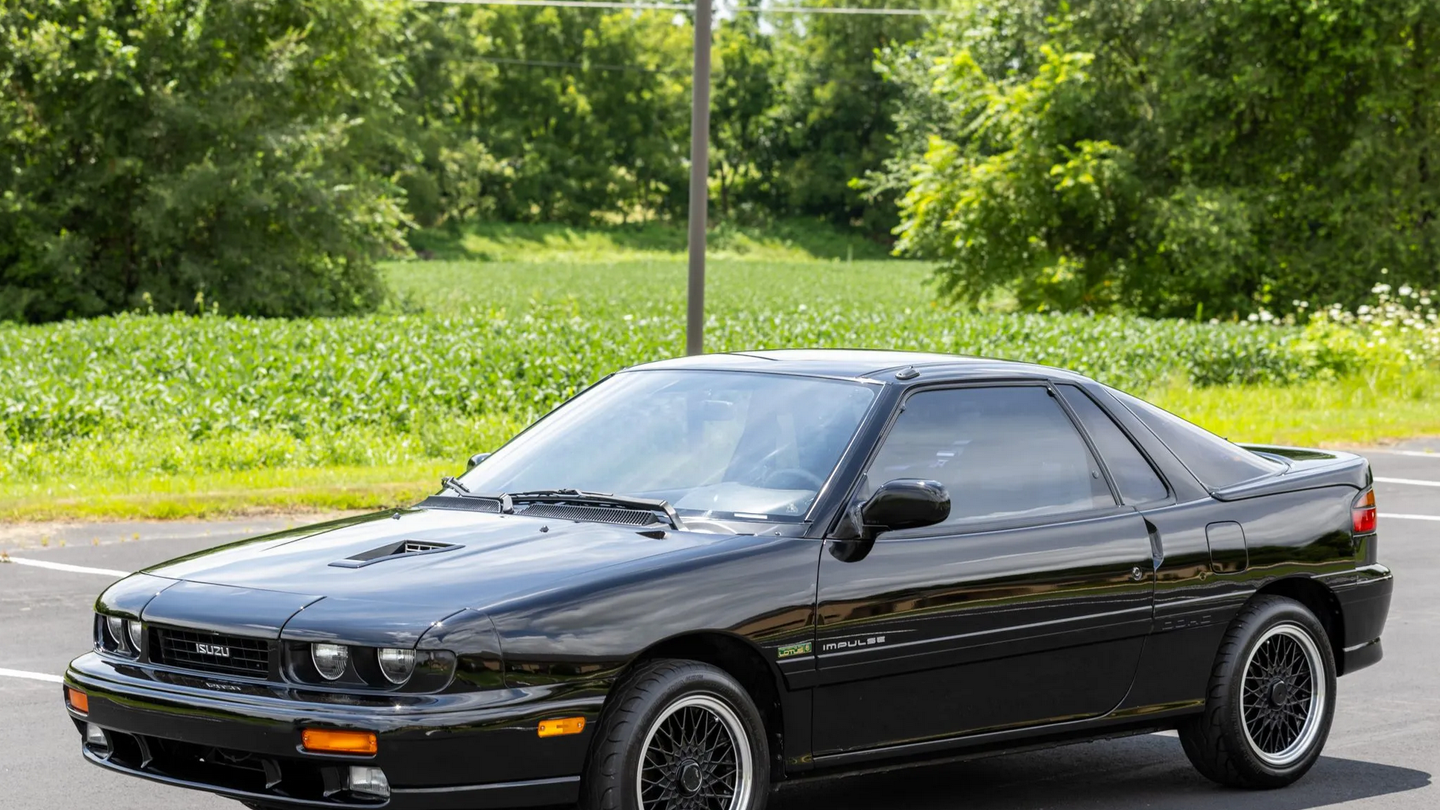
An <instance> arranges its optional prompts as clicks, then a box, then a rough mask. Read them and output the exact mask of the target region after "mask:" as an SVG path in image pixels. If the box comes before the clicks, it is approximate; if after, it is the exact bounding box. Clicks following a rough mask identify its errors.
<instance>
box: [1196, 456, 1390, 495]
mask: <svg viewBox="0 0 1440 810" xmlns="http://www.w3.org/2000/svg"><path fill="white" fill-rule="evenodd" d="M1240 446H1241V447H1243V448H1245V449H1246V450H1249V451H1250V452H1252V453H1259V454H1260V455H1263V456H1265V457H1267V458H1270V459H1273V460H1275V461H1279V462H1282V463H1283V464H1285V468H1284V469H1282V470H1280V471H1278V472H1276V473H1274V474H1272V475H1267V476H1263V477H1261V478H1255V479H1253V480H1250V481H1244V482H1241V483H1239V484H1232V485H1231V486H1228V487H1224V488H1222V489H1217V490H1213V491H1212V492H1211V493H1210V494H1211V495H1212V496H1214V498H1215V499H1216V500H1220V501H1241V500H1245V499H1246V498H1258V497H1261V496H1262V495H1276V494H1279V493H1282V492H1299V491H1301V490H1306V489H1321V488H1323V487H1334V486H1347V487H1353V488H1355V489H1356V490H1363V489H1365V488H1367V487H1369V486H1370V485H1371V483H1372V476H1371V472H1370V462H1369V461H1366V460H1365V458H1364V457H1363V456H1357V455H1355V454H1354V453H1346V452H1342V451H1339V450H1311V449H1308V448H1303V447H1271V446H1268V445H1258V444H1242V445H1240Z"/></svg>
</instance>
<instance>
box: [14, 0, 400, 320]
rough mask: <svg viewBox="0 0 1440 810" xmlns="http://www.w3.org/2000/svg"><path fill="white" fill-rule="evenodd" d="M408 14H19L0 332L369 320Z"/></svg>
mask: <svg viewBox="0 0 1440 810" xmlns="http://www.w3.org/2000/svg"><path fill="white" fill-rule="evenodd" d="M399 8H400V7H399V5H398V4H397V3H393V2H375V1H374V0H324V1H323V2H321V1H319V0H225V1H224V2H212V1H211V0H152V2H146V3H134V2H127V1H126V0H5V3H4V5H3V10H0V88H3V89H0V177H3V179H0V318H5V319H21V320H32V321H38V320H49V319H55V318H65V317H75V316H88V315H96V314H101V313H106V312H114V311H117V310H123V309H127V308H132V307H136V306H140V305H141V304H142V302H143V301H145V300H146V299H147V297H148V300H149V301H150V302H151V303H152V304H153V305H154V306H155V307H156V308H159V309H165V310H170V309H186V308H190V307H193V306H195V305H196V304H197V303H199V302H200V301H201V300H202V299H203V301H204V302H208V303H211V304H214V305H218V306H219V308H221V309H222V310H224V311H229V312H240V313H250V314H257V315H281V316H290V315H301V314H311V313H322V314H324V313H342V312H351V311H355V310H361V309H365V308H367V307H370V306H373V305H374V304H375V303H376V302H377V301H378V300H379V298H380V297H381V295H382V288H381V286H380V284H379V282H378V279H377V276H376V272H375V269H374V264H373V257H374V256H375V255H376V254H377V253H378V252H380V251H382V250H385V249H387V248H389V247H390V246H391V245H394V244H397V243H398V242H399V239H400V235H401V234H400V226H401V224H402V216H403V215H402V213H401V210H400V207H399V195H398V192H397V191H396V189H395V188H394V187H393V186H392V184H391V183H390V182H389V181H388V180H387V179H386V178H384V177H381V176H378V175H377V174H376V172H375V171H374V170H372V169H371V168H369V167H368V166H367V160H368V159H369V158H370V157H371V156H373V155H375V154H378V153H379V152H380V151H381V150H384V149H391V148H394V147H393V145H389V144H388V141H389V140H390V135H389V133H390V132H391V131H392V128H391V127H389V126H387V119H388V117H389V116H390V115H391V114H392V113H393V112H394V110H393V105H392V104H391V98H392V96H393V94H394V90H395V87H396V84H397V82H398V73H397V72H396V70H395V67H396V62H395V60H394V59H393V58H392V57H391V56H389V54H392V53H394V48H393V39H394V38H395V35H396V33H397V21H398V18H399Z"/></svg>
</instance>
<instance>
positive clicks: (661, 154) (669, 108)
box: [400, 4, 690, 224]
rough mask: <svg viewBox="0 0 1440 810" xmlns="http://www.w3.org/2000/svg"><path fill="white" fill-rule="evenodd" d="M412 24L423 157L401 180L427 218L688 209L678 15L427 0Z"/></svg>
mask: <svg viewBox="0 0 1440 810" xmlns="http://www.w3.org/2000/svg"><path fill="white" fill-rule="evenodd" d="M407 30H408V32H409V37H408V38H409V39H410V41H411V42H413V43H414V45H413V46H412V47H411V48H410V50H409V57H408V59H409V62H408V69H407V74H408V76H409V79H410V83H409V84H408V86H407V87H406V90H405V94H404V97H403V98H402V99H401V101H400V103H401V105H402V106H403V107H405V109H406V110H407V113H408V115H407V120H408V121H410V122H411V127H412V133H413V134H412V136H411V137H412V139H413V142H414V143H415V144H416V145H417V147H418V148H419V150H420V158H419V160H418V162H415V163H413V164H410V165H407V166H405V167H404V168H403V178H404V179H403V181H402V182H404V183H405V184H406V187H407V189H410V190H411V194H412V196H413V198H414V200H413V202H412V210H414V211H415V212H416V214H417V216H419V217H420V219H421V221H422V222H424V223H425V224H433V223H435V222H438V221H440V220H441V219H446V218H450V219H467V218H474V217H492V218H499V219H504V220H511V221H545V222H549V221H559V222H570V223H576V224H584V223H587V222H590V221H593V220H595V219H605V218H612V217H613V218H617V219H621V220H623V219H625V218H627V217H629V216H630V215H631V214H632V212H635V211H637V210H639V211H656V210H659V211H667V212H668V211H673V210H676V208H677V207H679V208H680V210H683V201H684V195H685V186H684V183H685V167H684V162H683V161H684V157H685V155H686V154H687V152H686V149H685V145H686V143H687V142H688V140H687V139H688V132H689V129H688V126H689V113H688V106H687V104H686V99H687V97H688V78H689V71H688V65H689V51H690V49H689V34H688V31H687V30H686V29H685V28H684V27H682V26H679V25H676V24H675V21H674V19H673V15H669V14H665V13H661V12H658V11H643V12H631V11H620V10H605V9H578V8H503V7H502V8H454V7H444V6H440V7H436V6H429V5H425V4H420V5H417V6H416V7H414V8H413V9H411V10H410V11H409V12H408V14H407ZM421 203H423V204H424V205H423V207H422V205H421Z"/></svg>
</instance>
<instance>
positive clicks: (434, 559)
mask: <svg viewBox="0 0 1440 810" xmlns="http://www.w3.org/2000/svg"><path fill="white" fill-rule="evenodd" d="M1392 584H1393V581H1392V577H1391V573H1390V571H1389V570H1388V569H1387V568H1385V567H1384V566H1383V565H1380V564H1379V563H1378V562H1377V559H1376V509H1375V496H1374V492H1373V490H1372V489H1371V474H1370V469H1369V465H1368V464H1367V462H1366V461H1365V460H1364V459H1362V458H1360V457H1358V456H1354V455H1349V454H1345V453H1338V452H1321V451H1317V450H1298V449H1291V448H1280V447H1241V446H1238V445H1235V444H1231V443H1229V442H1227V441H1225V440H1223V439H1220V438H1218V437H1216V436H1214V435H1212V434H1210V433H1207V432H1205V431H1203V430H1201V429H1199V428H1197V427H1195V426H1194V425H1191V424H1190V423H1188V422H1185V421H1183V420H1181V419H1179V418H1176V417H1175V416H1172V415H1170V414H1169V413H1166V412H1165V411H1162V410H1160V409H1158V408H1156V407H1154V406H1152V405H1148V404H1146V403H1145V402H1142V401H1140V400H1138V399H1135V398H1134V397H1131V396H1128V395H1126V394H1123V393H1120V392H1118V391H1115V390H1112V389H1110V388H1107V387H1106V386H1103V385H1100V384H1098V383H1095V382H1093V381H1091V380H1089V379H1086V378H1084V377H1081V376H1078V375H1076V374H1072V373H1068V372H1064V371H1058V370H1054V369H1049V368H1043V367H1039V366H1032V365H1024V364H1018V363H1009V362H1000V361H990V360H977V359H967V358H960V357H950V356H944V355H926V354H910V353H890V352H870V351H774V352H752V353H743V354H731V355H712V356H705V357H698V358H691V359H682V360H672V361H667V362H660V363H654V364H650V365H645V366H640V367H638V368H633V369H630V370H627V371H624V372H621V373H617V374H614V375H612V376H610V377H608V378H606V379H605V380H603V381H601V382H600V383H598V384H596V385H594V386H592V387H590V388H589V389H587V390H585V391H584V392H583V393H581V394H579V395H578V396H576V397H575V398H574V399H572V400H571V401H569V402H567V403H565V404H564V405H562V406H561V407H560V408H558V409H556V410H555V411H554V412H553V413H551V414H550V415H549V416H546V417H545V418H544V419H543V420H541V421H540V422H538V423H536V424H535V425H534V426H533V427H531V428H529V429H528V430H526V431H525V432H523V433H522V434H520V435H519V436H518V437H516V438H515V439H514V440H513V441H511V442H510V443H508V444H507V445H505V446H504V447H503V448H501V449H500V450H498V451H497V452H495V453H494V454H493V455H490V456H477V457H476V458H474V459H472V468H471V469H470V470H469V472H467V473H466V474H465V475H463V476H461V477H460V478H458V479H446V480H445V481H444V487H443V489H442V490H441V491H440V492H439V493H438V494H436V495H434V496H432V497H430V498H427V499H426V500H424V501H422V502H421V503H419V504H417V505H416V506H414V507H411V508H406V509H396V510H392V511H386V512H382V513H379V514H374V515H367V516H364V517H356V518H350V519H345V520H340V521H336V522H333V523H327V524H323V525H319V526H313V527H309V528H305V529H299V530H294V531H287V532H282V533H279V534H273V535H269V536H266V537H261V538H258V539H253V540H247V541H244V542H240V543H234V544H231V545H227V546H224V547H221V548H217V549H214V550H212V551H207V552H204V553H200V554H194V555H191V556H189V557H184V558H181V559H178V560H174V561H171V562H168V563H165V564H163V565H159V566H156V567H154V568H151V569H149V570H147V571H145V572H142V573H138V574H135V575H133V576H131V577H128V578H126V579H124V580H121V581H120V582H118V583H116V584H115V585H113V586H112V587H110V588H109V589H108V590H106V591H105V593H104V595H102V596H101V597H100V599H99V602H98V604H97V606H96V614H95V649H94V651H93V652H89V653H87V654H85V655H83V656H81V657H80V658H78V659H76V660H75V661H74V662H73V663H72V664H71V665H70V668H69V670H68V671H67V672H66V675H65V685H64V696H65V702H66V706H67V707H68V710H69V714H70V717H71V719H72V720H73V721H74V723H75V728H76V730H77V731H78V733H79V736H80V738H81V741H82V746H83V747H82V750H83V753H84V756H85V758H86V759H88V760H89V761H90V762H92V763H95V764H96V765H99V766H101V767H103V768H108V769H110V770H113V771H116V772H118V773H123V774H129V775H132V776H138V777H142V778H146V779H151V780H155V781H157V782H163V783H167V784H172V785H178V786H182V787H190V788H198V789H201V790H207V791H212V792H214V793H218V794H221V795H223V796H228V797H231V798H235V799H239V800H240V801H242V802H245V803H247V804H249V805H251V806H254V807H395V808H409V807H415V808H419V807H429V808H460V807H516V806H535V805H548V804H572V805H573V804H576V803H578V804H579V805H580V806H581V807H583V808H586V809H587V810H611V809H618V808H624V809H625V810H692V809H693V810H761V808H763V807H764V806H765V804H766V802H767V799H768V797H769V796H770V793H771V791H772V789H774V788H775V787H776V786H778V785H781V784H782V783H784V782H787V781H794V780H798V779H804V778H808V777H813V776H819V775H824V774H834V773H838V772H844V771H852V770H856V769H862V768H873V767H882V766H889V765H892V764H897V763H905V762H913V761H921V760H927V759H936V758H957V757H968V756H974V755H977V754H981V753H991V752H994V751H997V750H1005V749H1018V748H1028V747H1033V746H1036V745H1047V744H1060V743H1065V742H1070V741H1075V740H1079V739H1086V738H1093V737H1101V736H1113V735H1118V734H1129V733H1144V732H1152V731H1156V730H1161V729H1178V730H1179V734H1180V740H1181V742H1182V743H1183V746H1184V750H1185V752H1186V754H1188V755H1189V757H1190V760H1191V761H1192V762H1193V763H1194V764H1195V766H1196V767H1197V768H1198V769H1199V770H1200V771H1201V772H1202V773H1203V774H1205V775H1206V776H1208V777H1210V778H1211V779H1214V780H1217V781H1219V782H1222V783H1224V784H1227V785H1234V786H1240V787H1248V788H1273V787H1279V786H1283V785H1286V784H1289V783H1291V782H1293V781H1295V780H1296V779H1298V778H1300V777H1301V776H1302V775H1303V774H1304V773H1305V772H1306V770H1308V769H1309V768H1310V767H1311V765H1313V764H1314V763H1315V761H1316V759H1317V757H1319V755H1320V750H1321V748H1322V746H1323V745H1324V744H1325V739H1326V736H1327V735H1328V733H1329V730H1330V722H1331V718H1332V716H1333V713H1334V710H1335V699H1336V685H1335V679H1336V676H1338V675H1344V674H1346V673H1349V672H1354V671H1355V670H1358V669H1360V668H1362V667H1366V666H1369V665H1371V664H1374V663H1375V662H1377V661H1379V660H1380V657H1381V647H1380V634H1381V630H1382V629H1383V627H1384V625H1385V618H1386V614H1387V612H1388V609H1389V604H1390V596H1391V589H1392Z"/></svg>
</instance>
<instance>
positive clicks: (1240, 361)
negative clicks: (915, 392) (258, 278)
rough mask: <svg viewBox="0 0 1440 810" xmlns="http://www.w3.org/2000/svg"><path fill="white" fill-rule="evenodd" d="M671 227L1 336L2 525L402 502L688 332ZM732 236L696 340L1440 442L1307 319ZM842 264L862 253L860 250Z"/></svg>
mask: <svg viewBox="0 0 1440 810" xmlns="http://www.w3.org/2000/svg"><path fill="white" fill-rule="evenodd" d="M676 233H677V231H675V230H674V229H669V230H666V229H654V228H652V229H630V230H621V231H614V232H573V231H567V230H565V229H560V228H528V229H523V228H493V229H488V230H481V231H472V232H469V233H465V234H449V235H445V234H429V235H424V236H425V238H424V239H420V240H417V242H418V243H420V247H421V248H422V249H424V250H425V251H426V255H429V256H432V257H433V259H434V260H431V261H406V262H396V263H392V264H390V265H388V266H387V267H386V268H385V272H386V275H387V280H388V282H389V284H390V286H391V288H392V290H393V292H394V302H393V303H392V304H391V305H390V306H389V307H388V309H387V311H386V312H383V313H381V314H377V315H373V316H369V317H357V318H337V319H323V320H322V319H317V320H297V321H279V320H274V321H265V320H252V319H243V318H228V317H223V316H219V315H205V316H201V317H188V316H180V315H142V314H134V315H125V316H120V317H114V318H101V319H96V320H90V321H72V322H64V323H58V324H51V325H46V326H13V325H11V326H0V519H8V520H34V519H50V518H68V517H95V518H107V517H114V518H120V517H181V516H190V515H201V514H219V513H235V512H243V511H255V510H266V509H272V510H302V509H308V508H323V509H337V508H343V509H350V508H367V507H372V506H380V505H388V504H395V503H403V502H406V501H409V500H412V499H414V498H416V497H417V496H419V495H421V494H423V493H424V492H425V491H427V490H430V489H433V488H434V487H435V483H434V482H435V480H436V478H437V477H438V476H439V475H441V474H444V473H447V472H456V471H458V470H459V469H460V468H461V466H462V464H463V460H464V459H465V458H466V457H467V456H469V455H470V454H472V453H475V452H478V451H481V450H485V449H492V448H494V447H495V446H497V445H498V444H500V443H501V442H503V441H504V440H505V439H506V438H507V437H508V436H510V435H512V434H513V433H514V432H515V431H516V430H518V429H519V428H520V427H522V426H523V425H524V424H525V423H527V422H528V421H529V420H531V419H533V418H534V417H535V416H536V415H538V414H540V413H543V412H544V411H545V410H546V409H548V408H549V407H550V406H552V405H553V404H554V403H556V402H557V401H559V400H561V399H563V398H564V397H566V396H569V395H570V394H572V393H573V392H574V391H576V390H577V389H578V388H580V387H582V386H584V385H586V384H588V383H589V382H591V381H593V380H595V379H596V378H598V377H600V376H602V375H604V374H605V373H608V372H609V371H611V370H614V369H616V368H619V367H623V366H626V365H630V364H634V363H638V362H644V361H647V360H652V359H657V358H662V357H667V356H672V355H675V354H679V353H681V352H682V350H683V346H684V314H683V313H684V304H685V261H684V257H683V254H682V253H681V252H680V249H681V248H682V247H683V239H681V240H680V241H679V242H677V241H676ZM823 236H824V234H819V235H817V234H816V233H814V232H813V231H809V230H804V229H800V230H798V231H797V232H796V233H795V234H794V235H793V238H787V237H786V235H785V234H784V233H783V232H782V233H781V235H780V236H778V237H777V236H775V235H773V234H772V235H768V236H763V237H762V236H756V235H753V234H746V233H740V232H734V233H723V234H721V235H720V238H719V239H717V246H716V247H717V249H716V258H714V259H713V260H712V261H711V263H710V275H709V285H708V290H707V313H708V322H707V348H708V349H710V350H712V351H724V350H736V349H751V348H774V347H783V346H832V347H840V346H848V347H874V348H893V349H926V350H939V351H948V352H957V353H963V354H979V355H987V356H994V357H1006V358H1012V359H1019V360H1028V361H1034V362H1041V363H1047V364H1051V365H1057V366H1065V367H1069V368H1074V369H1077V370H1080V371H1083V372H1085V373H1087V374H1090V375H1092V376H1094V377H1096V378H1098V379H1101V380H1103V381H1105V382H1107V383H1111V384H1113V385H1116V386H1119V387H1122V388H1125V389H1127V390H1130V391H1133V392H1136V393H1140V394H1144V395H1148V396H1150V397H1151V398H1153V399H1155V400H1156V401H1157V402H1158V403H1159V404H1162V405H1164V406H1166V407H1168V408H1170V409H1172V410H1175V411H1176V412H1178V413H1181V414H1183V415H1186V416H1189V417H1191V418H1194V419H1196V420H1197V421H1199V422H1201V423H1202V424H1205V425H1206V426H1208V427H1210V428H1212V429H1214V430H1216V431H1217V432H1220V433H1222V434H1224V435H1227V436H1230V437H1231V438H1234V439H1237V440H1249V441H1263V442H1280V443H1297V444H1327V443H1329V444H1333V443H1357V442H1359V443H1369V442H1376V441H1381V440H1385V439H1389V438H1401V437H1407V436H1413V435H1420V434H1436V433H1440V404H1437V403H1440V371H1437V370H1436V369H1434V368H1433V366H1427V365H1420V364H1414V363H1411V364H1397V363H1394V362H1388V361H1387V362H1383V363H1377V362H1374V361H1373V358H1372V357H1370V356H1369V355H1367V354H1366V353H1365V350H1363V348H1358V349H1357V348H1355V346H1356V345H1360V344H1357V343H1356V341H1354V340H1350V339H1348V338H1347V339H1346V340H1342V341H1340V342H1339V344H1337V343H1336V342H1335V341H1333V340H1331V341H1328V342H1327V341H1317V339H1316V336H1315V335H1314V334H1312V333H1310V332H1306V331H1305V330H1302V329H1298V328H1295V327H1277V326H1261V325H1251V324H1197V323H1190V322H1176V321H1147V320H1143V319H1138V318H1130V317H1083V316H1060V315H1015V314H1005V313H1000V312H959V311H955V310H953V309H950V308H947V307H943V306H939V305H937V304H936V303H935V301H934V296H933V294H932V292H931V289H930V288H929V286H928V280H929V269H928V268H927V267H926V266H924V265H920V264H915V263H910V262H902V261H896V260H890V259H884V258H877V257H879V256H883V250H882V249H879V248H877V247H875V246H873V245H871V244H869V243H865V242H862V241H858V240H848V239H846V238H844V237H840V236H835V237H834V238H833V239H825V238H823ZM852 259H853V260H852Z"/></svg>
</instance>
